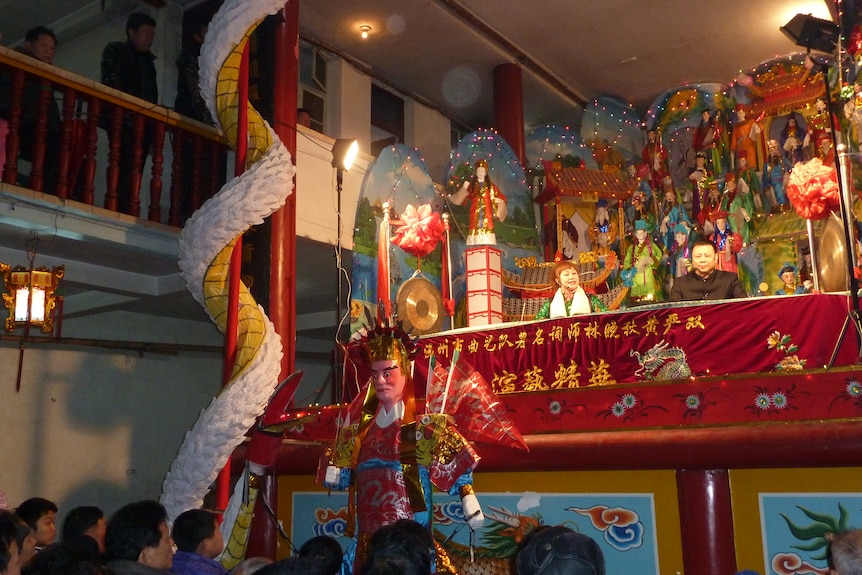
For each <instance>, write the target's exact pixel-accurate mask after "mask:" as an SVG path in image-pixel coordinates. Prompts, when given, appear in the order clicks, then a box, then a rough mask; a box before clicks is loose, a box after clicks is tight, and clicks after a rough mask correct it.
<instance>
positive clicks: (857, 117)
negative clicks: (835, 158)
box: [844, 79, 862, 144]
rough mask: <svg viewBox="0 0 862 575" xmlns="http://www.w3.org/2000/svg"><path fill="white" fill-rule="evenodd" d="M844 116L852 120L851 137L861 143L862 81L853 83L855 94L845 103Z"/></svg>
mask: <svg viewBox="0 0 862 575" xmlns="http://www.w3.org/2000/svg"><path fill="white" fill-rule="evenodd" d="M844 117H845V118H847V119H848V120H850V138H851V139H852V140H853V141H854V142H856V144H859V141H860V138H862V81H860V80H859V79H857V80H856V81H855V82H854V83H853V96H851V97H850V99H849V100H847V103H846V104H844Z"/></svg>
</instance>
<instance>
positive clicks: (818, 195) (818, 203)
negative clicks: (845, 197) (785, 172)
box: [787, 158, 838, 220]
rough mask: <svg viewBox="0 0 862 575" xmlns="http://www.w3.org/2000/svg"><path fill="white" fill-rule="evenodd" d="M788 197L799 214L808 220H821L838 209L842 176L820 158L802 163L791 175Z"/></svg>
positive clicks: (795, 167)
mask: <svg viewBox="0 0 862 575" xmlns="http://www.w3.org/2000/svg"><path fill="white" fill-rule="evenodd" d="M787 197H788V198H790V203H791V204H793V208H794V209H795V210H796V213H797V214H799V215H800V216H802V217H803V218H805V219H807V220H819V219H822V218H825V217H826V216H828V215H829V213H830V212H831V211H832V210H834V209H837V208H838V176H837V174H836V173H835V168H832V167H830V166H827V165H824V164H823V162H822V161H820V158H813V159H811V160H808V161H807V162H799V163H798V164H796V165H795V166H794V167H793V171H792V172H790V178H789V179H788V181H787Z"/></svg>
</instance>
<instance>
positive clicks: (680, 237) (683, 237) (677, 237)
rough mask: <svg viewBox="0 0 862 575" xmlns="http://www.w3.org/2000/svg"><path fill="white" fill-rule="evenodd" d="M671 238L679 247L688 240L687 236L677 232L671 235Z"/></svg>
mask: <svg viewBox="0 0 862 575" xmlns="http://www.w3.org/2000/svg"><path fill="white" fill-rule="evenodd" d="M673 238H674V239H675V240H676V243H677V245H680V246H681V245H684V244H685V240H686V239H687V238H688V234H684V233H682V232H678V233H676V234H674V235H673Z"/></svg>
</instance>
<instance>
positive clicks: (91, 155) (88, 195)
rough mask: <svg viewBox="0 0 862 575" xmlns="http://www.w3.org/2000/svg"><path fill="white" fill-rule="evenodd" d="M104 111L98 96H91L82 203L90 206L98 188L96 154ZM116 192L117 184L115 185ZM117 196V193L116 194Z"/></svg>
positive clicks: (88, 112)
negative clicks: (100, 120)
mask: <svg viewBox="0 0 862 575" xmlns="http://www.w3.org/2000/svg"><path fill="white" fill-rule="evenodd" d="M101 110H102V101H101V100H99V98H97V97H96V96H90V99H89V100H88V101H87V145H86V151H85V154H84V183H83V186H82V190H83V191H82V195H81V201H82V202H83V203H85V204H88V205H90V206H92V205H93V202H94V201H95V194H96V188H95V185H94V183H93V182H94V180H95V179H96V152H97V151H98V148H99V114H100V113H101ZM114 189H115V190H116V182H115V183H114ZM114 193H115V194H116V191H115V192H114Z"/></svg>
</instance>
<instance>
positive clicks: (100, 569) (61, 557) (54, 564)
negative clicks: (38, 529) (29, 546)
mask: <svg viewBox="0 0 862 575" xmlns="http://www.w3.org/2000/svg"><path fill="white" fill-rule="evenodd" d="M107 573H108V571H107V569H106V568H105V567H104V566H102V565H100V564H99V562H98V561H93V560H92V557H91V556H90V555H88V554H87V553H85V552H83V551H81V550H80V549H76V548H75V547H71V546H69V545H66V544H65V543H56V544H54V545H50V546H49V547H46V548H45V549H44V550H42V551H41V552H40V553H37V554H36V556H35V557H33V560H32V561H30V563H29V564H28V565H27V575H106V574H107Z"/></svg>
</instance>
